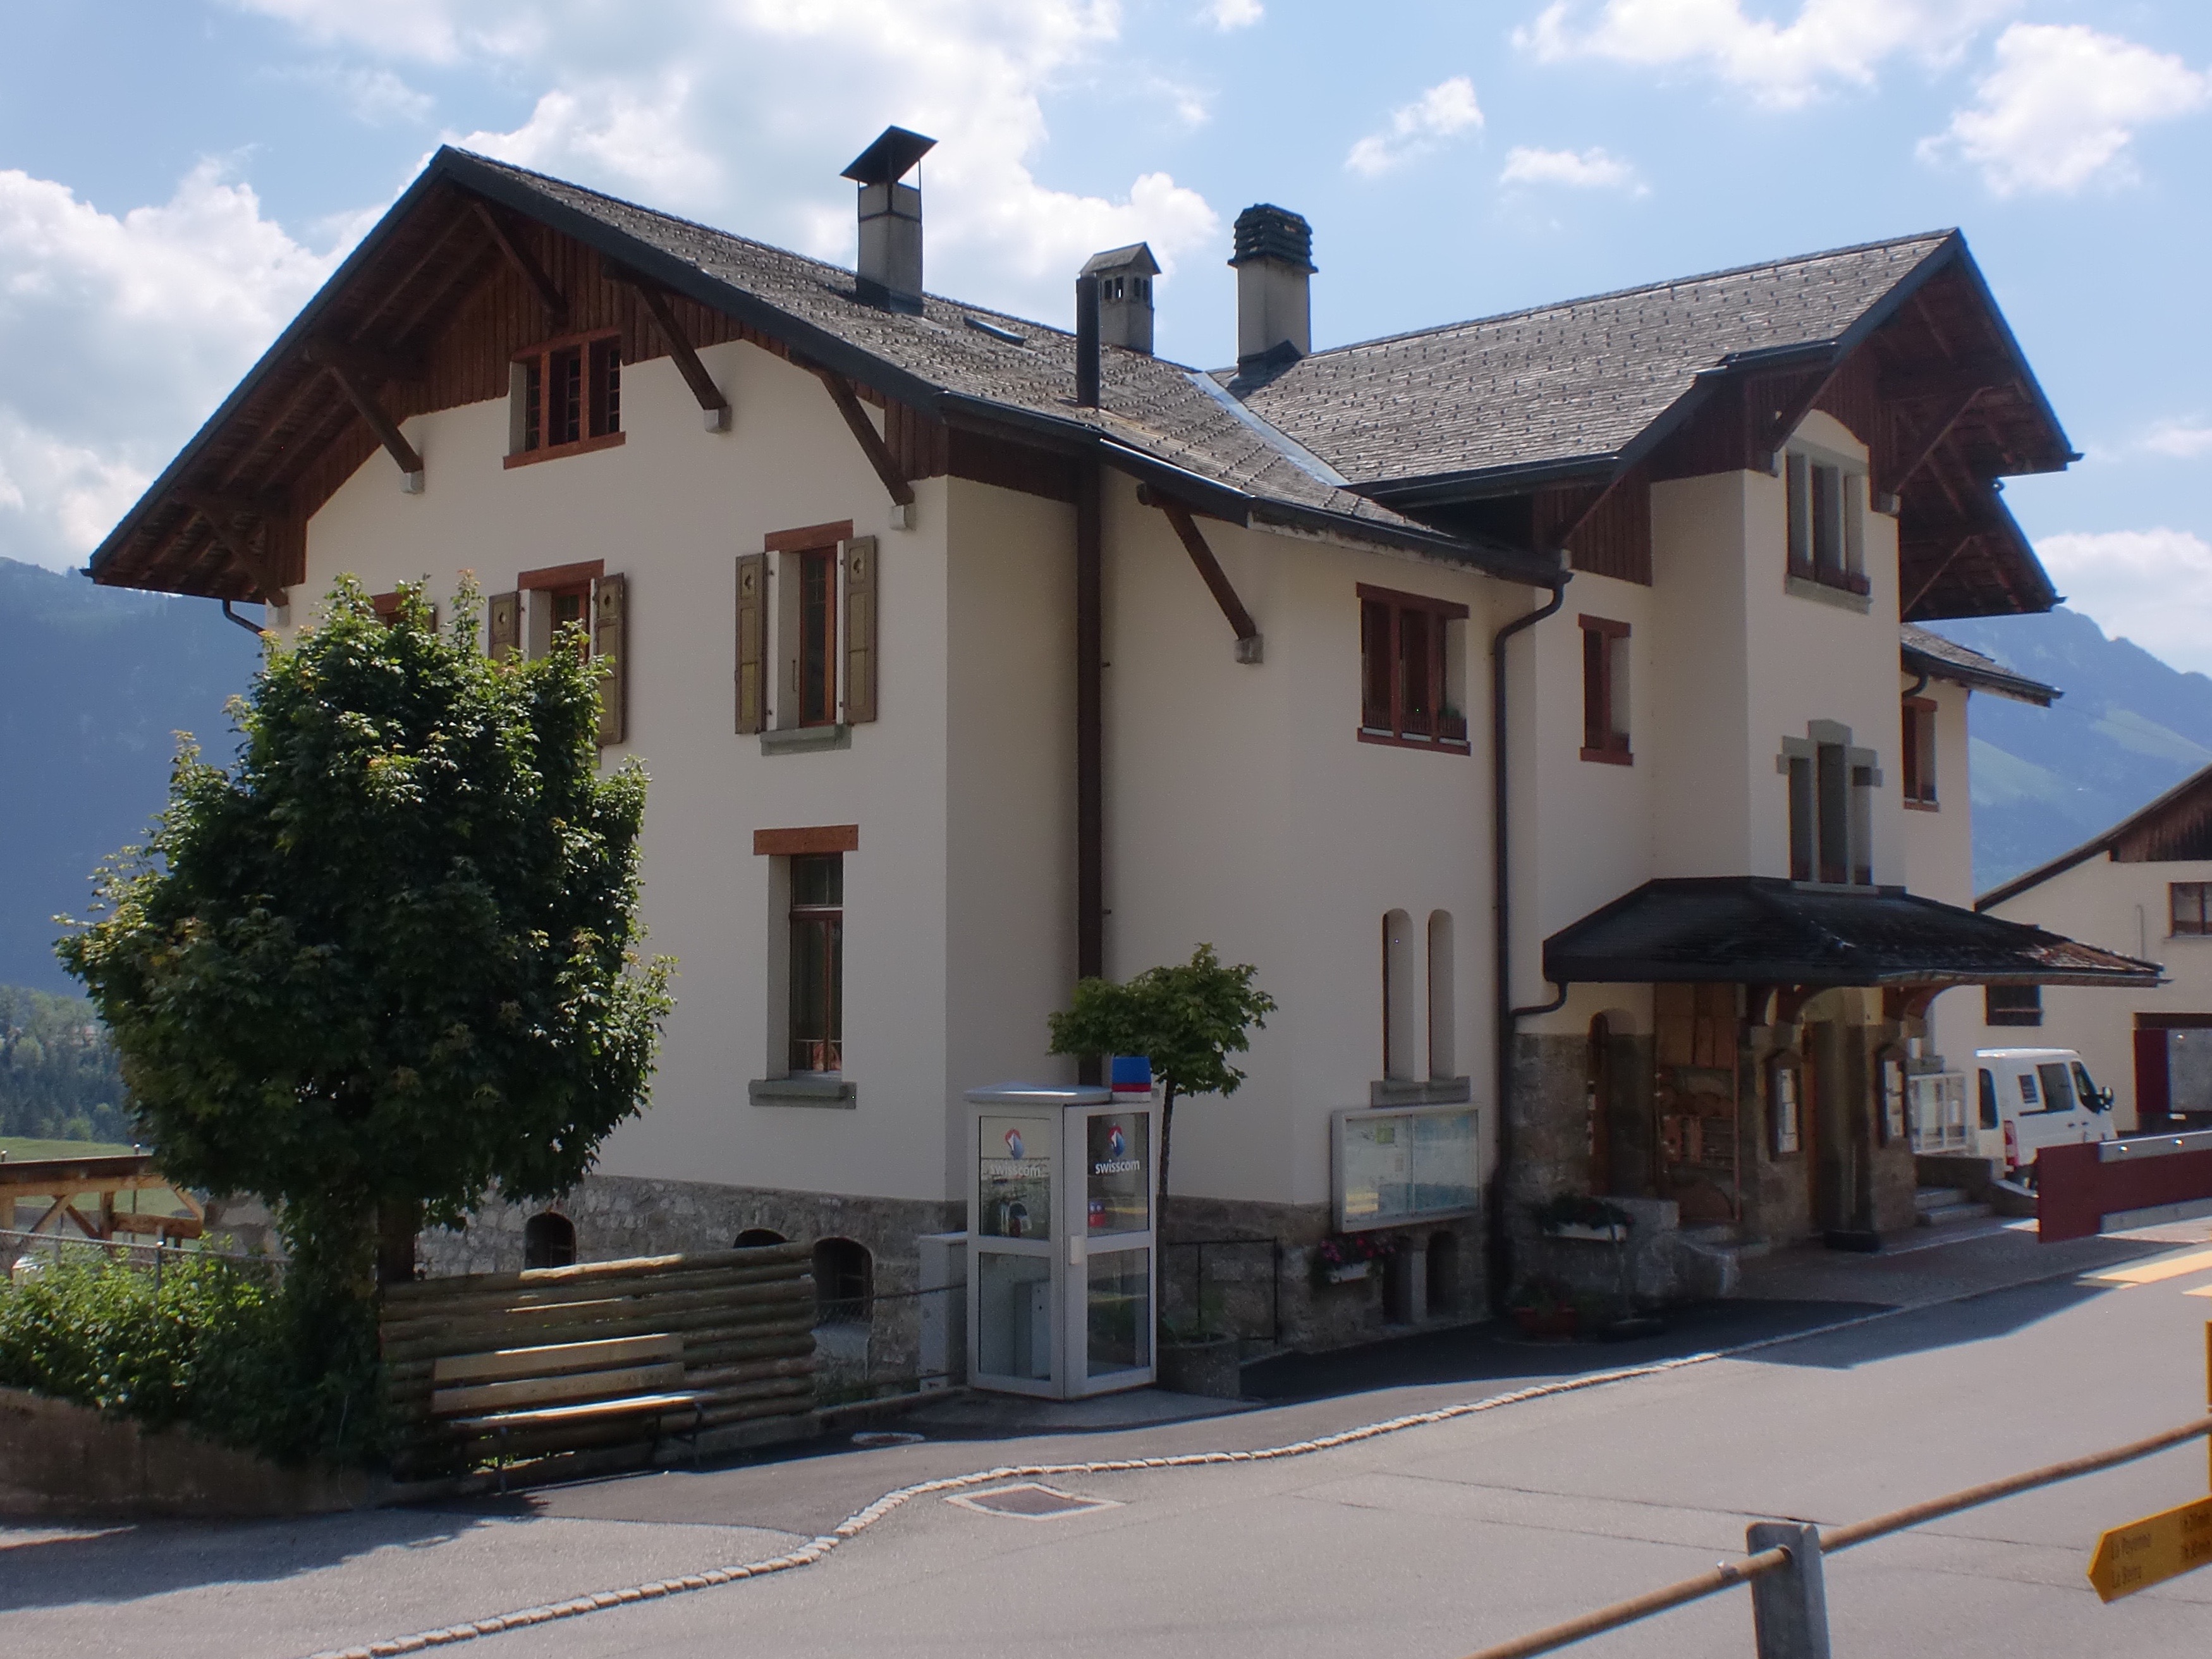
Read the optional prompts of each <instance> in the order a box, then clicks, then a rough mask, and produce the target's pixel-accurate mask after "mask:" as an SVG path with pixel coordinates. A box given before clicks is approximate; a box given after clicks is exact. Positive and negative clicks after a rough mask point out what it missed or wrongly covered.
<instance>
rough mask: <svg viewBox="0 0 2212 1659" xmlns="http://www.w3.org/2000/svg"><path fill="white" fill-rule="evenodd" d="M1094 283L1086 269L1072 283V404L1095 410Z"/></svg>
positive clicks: (1095, 344)
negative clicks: (1073, 298) (1073, 300)
mask: <svg viewBox="0 0 2212 1659" xmlns="http://www.w3.org/2000/svg"><path fill="white" fill-rule="evenodd" d="M1098 356H1099V352H1098V279H1097V277H1096V276H1092V275H1091V270H1090V267H1089V266H1087V265H1086V266H1085V268H1084V272H1083V275H1082V276H1079V277H1077V278H1076V279H1075V401H1076V403H1077V404H1078V405H1079V407H1081V408H1084V409H1096V408H1097V407H1098V370H1099V363H1098Z"/></svg>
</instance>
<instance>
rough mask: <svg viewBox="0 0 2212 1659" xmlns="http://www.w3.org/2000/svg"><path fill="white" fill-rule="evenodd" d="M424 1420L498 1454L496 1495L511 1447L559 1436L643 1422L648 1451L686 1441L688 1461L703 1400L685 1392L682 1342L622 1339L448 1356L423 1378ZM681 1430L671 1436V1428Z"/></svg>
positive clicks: (678, 1339) (674, 1339)
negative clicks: (489, 1444)
mask: <svg viewBox="0 0 2212 1659" xmlns="http://www.w3.org/2000/svg"><path fill="white" fill-rule="evenodd" d="M430 1383H431V1392H430V1416H431V1417H432V1419H434V1420H435V1421H438V1422H441V1423H443V1424H445V1425H447V1426H448V1427H450V1428H451V1429H453V1431H456V1432H458V1433H459V1435H461V1436H462V1437H463V1438H465V1439H466V1440H469V1441H483V1440H489V1441H493V1442H495V1443H497V1445H498V1448H499V1468H500V1485H501V1490H502V1491H504V1490H505V1489H506V1481H507V1461H508V1455H509V1452H510V1450H511V1448H512V1447H513V1443H514V1441H515V1440H516V1439H518V1438H525V1437H526V1438H528V1439H530V1440H532V1441H538V1440H543V1441H547V1442H553V1441H557V1440H558V1439H559V1438H560V1437H561V1432H562V1431H564V1430H583V1429H588V1428H591V1427H593V1426H595V1425H599V1424H605V1423H620V1422H623V1421H624V1420H628V1419H649V1425H650V1428H651V1431H652V1436H653V1442H654V1443H655V1444H656V1445H657V1444H658V1443H659V1440H660V1438H661V1437H662V1436H663V1435H665V1434H669V1433H671V1432H672V1433H674V1434H675V1435H676V1436H677V1437H678V1438H683V1439H688V1440H689V1441H690V1443H691V1451H692V1455H693V1457H694V1458H695V1459H696V1457H697V1455H698V1449H699V1430H700V1428H701V1426H702V1423H701V1419H702V1417H703V1415H704V1413H705V1407H706V1402H707V1401H708V1395H705V1394H703V1393H701V1392H699V1391H697V1390H694V1389H686V1388H684V1386H683V1384H684V1340H683V1339H682V1338H681V1337H679V1336H676V1335H672V1334H670V1335H653V1336H620V1337H610V1338H603V1339H601V1340H597V1341H591V1342H560V1343H553V1344H550V1345H547V1346H541V1347H533V1348H500V1349H496V1350H494V1351H493V1352H488V1353H460V1354H448V1355H447V1356H446V1357H445V1358H441V1359H440V1360H438V1361H437V1363H436V1364H435V1365H434V1366H433V1367H432V1368H431V1373H430ZM671 1418H672V1419H678V1421H681V1422H683V1423H684V1424H685V1425H686V1426H684V1427H683V1428H680V1429H677V1430H673V1431H671V1429H670V1428H669V1426H668V1424H669V1420H670V1419H671Z"/></svg>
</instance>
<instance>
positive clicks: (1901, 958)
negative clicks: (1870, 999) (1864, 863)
mask: <svg viewBox="0 0 2212 1659" xmlns="http://www.w3.org/2000/svg"><path fill="white" fill-rule="evenodd" d="M1544 977H1545V978H1547V980H1549V981H1551V982H1552V983H1553V984H1554V985H1576V984H1680V983H1697V982H1700V981H1705V982H1716V983H1717V982H1729V983H1735V984H1764V985H1798V986H1806V987H1830V986H1844V985H1859V986H1885V985H1918V986H1943V985H2124V986H2149V985H2156V984H2158V983H2160V978H2161V975H2160V969H2159V966H2158V964H2157V963H2153V962H2140V961H2137V960H2136V958H2135V957H2124V956H2122V955H2120V954H2119V953H2118V951H2104V950H2100V949H2099V948H2098V947H2097V946H2095V945H2082V944H2080V943H2078V942H2076V941H2075V940H2073V939H2066V938H2063V937H2062V936H2060V935H2059V934H2057V933H2045V931H2044V930H2043V929H2042V928H2040V927H2027V926H2025V925H2024V924H2022V923H2020V922H2016V921H2002V920H2001V919H2000V918H1998V917H1996V916H1992V915H1981V914H1978V913H1977V912H1975V911H1972V910H1962V909H1960V908H1959V907H1958V906H1956V905H1952V904H1942V903H1938V902H1936V900H1934V899H1930V898H1923V897H1922V896H1919V895H1918V894H1917V893H1908V892H1906V891H1905V889H1903V888H1902V887H1857V888H1842V887H1814V886H1806V885H1802V884H1798V883H1796V882H1791V881H1785V880H1783V879H1781V878H1778V877H1773V876H1714V877H1704V878H1693V879H1676V880H1667V881H1647V882H1645V883H1644V885H1643V886H1641V887H1638V889H1636V890H1634V891H1633V892H1631V893H1627V894H1625V895H1623V896H1621V897H1620V898H1617V899H1615V900H1613V902H1612V903H1610V904H1608V905H1607V906H1605V907H1604V908H1602V909H1598V910H1594V911H1592V912H1591V913H1590V914H1589V915H1587V916H1584V917H1583V919H1582V920H1581V921H1577V922H1573V923H1571V924H1570V925H1569V926H1567V927H1563V928H1561V929H1560V930H1559V932H1558V933H1554V934H1553V935H1552V937H1551V938H1549V939H1546V940H1545V941H1544Z"/></svg>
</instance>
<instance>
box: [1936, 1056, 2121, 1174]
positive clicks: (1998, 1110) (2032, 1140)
mask: <svg viewBox="0 0 2212 1659" xmlns="http://www.w3.org/2000/svg"><path fill="white" fill-rule="evenodd" d="M1974 1069H1975V1077H1974V1119H1973V1123H1974V1131H1973V1133H1972V1136H1971V1137H1970V1139H1971V1140H1972V1149H1973V1151H1974V1152H1975V1154H1976V1155H1977V1156H1978V1157H1982V1158H1996V1159H1998V1160H2000V1161H2001V1162H2002V1167H2003V1170H2004V1173H2005V1175H2006V1176H2008V1177H2009V1176H2013V1175H2015V1174H2016V1173H2018V1172H2021V1171H2033V1169H2034V1167H2035V1154H2036V1152H2038V1151H2039V1149H2040V1148H2042V1147H2045V1146H2074V1145H2076V1144H2078V1143H2080V1142H2081V1141H2085V1140H2117V1139H2118V1138H2119V1131H2118V1129H2116V1128H2114V1127H2112V1091H2111V1090H2109V1089H2100V1088H2099V1087H2098V1086H2097V1084H2096V1081H2095V1079H2093V1078H2092V1077H2090V1075H2089V1068H2088V1067H2087V1066H2084V1065H2083V1064H2082V1063H2081V1055H2080V1054H2076V1053H2075V1052H2074V1050H2073V1049H2071V1048H1979V1049H1977V1050H1976V1051H1975V1053H1974Z"/></svg>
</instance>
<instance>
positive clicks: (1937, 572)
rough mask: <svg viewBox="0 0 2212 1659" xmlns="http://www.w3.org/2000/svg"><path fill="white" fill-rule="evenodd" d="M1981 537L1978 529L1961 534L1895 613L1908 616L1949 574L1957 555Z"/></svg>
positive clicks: (1956, 560)
mask: <svg viewBox="0 0 2212 1659" xmlns="http://www.w3.org/2000/svg"><path fill="white" fill-rule="evenodd" d="M1981 538H1982V532H1980V531H1979V530H1968V531H1966V532H1964V533H1963V534H1961V535H1960V537H1959V538H1958V540H1956V541H1955V542H1954V543H1953V544H1952V545H1951V550H1950V551H1949V552H1948V553H1946V554H1945V555H1944V556H1942V558H1940V559H1938V560H1936V565H1935V568H1933V569H1932V570H1930V571H1929V573H1928V580H1925V581H1923V582H1922V583H1921V584H1920V586H1918V587H1917V588H1915V589H1914V590H1913V593H1912V597H1911V599H1907V600H1906V601H1905V603H1904V604H1903V605H1899V607H1898V611H1897V614H1898V615H1899V616H1900V617H1911V614H1912V613H1913V612H1914V611H1917V610H1918V609H1919V608H1920V604H1921V601H1922V600H1923V599H1926V598H1927V597H1928V596H1929V594H1930V593H1932V592H1935V591H1936V583H1938V582H1940V581H1942V580H1943V578H1944V577H1945V576H1946V575H1948V574H1950V569H1951V567H1952V566H1953V565H1954V564H1955V563H1956V562H1958V558H1959V556H1960V554H1961V553H1964V552H1965V551H1966V550H1967V549H1968V548H1970V547H1972V545H1973V544H1975V543H1976V542H1978V541H1979V540H1981Z"/></svg>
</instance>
